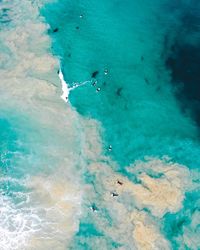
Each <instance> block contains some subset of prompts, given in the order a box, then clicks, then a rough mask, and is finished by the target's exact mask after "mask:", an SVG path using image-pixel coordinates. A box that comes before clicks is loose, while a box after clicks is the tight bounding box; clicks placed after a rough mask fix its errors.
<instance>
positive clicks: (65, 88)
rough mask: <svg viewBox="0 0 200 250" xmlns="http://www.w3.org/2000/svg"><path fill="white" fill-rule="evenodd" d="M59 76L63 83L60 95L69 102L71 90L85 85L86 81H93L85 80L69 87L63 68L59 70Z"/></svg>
mask: <svg viewBox="0 0 200 250" xmlns="http://www.w3.org/2000/svg"><path fill="white" fill-rule="evenodd" d="M58 76H59V78H60V81H61V84H62V91H63V93H62V95H61V96H60V97H61V98H62V99H63V100H64V101H65V102H68V97H69V94H70V91H71V90H73V89H76V88H78V87H80V86H83V85H85V84H86V83H90V82H91V81H85V82H83V83H80V84H79V83H74V86H73V87H71V88H70V87H68V84H67V83H66V81H65V80H64V76H63V73H62V71H61V69H59V71H58Z"/></svg>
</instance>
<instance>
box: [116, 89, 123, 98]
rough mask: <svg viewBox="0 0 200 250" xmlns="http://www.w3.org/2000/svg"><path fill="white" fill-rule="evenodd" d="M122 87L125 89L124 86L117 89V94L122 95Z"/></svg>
mask: <svg viewBox="0 0 200 250" xmlns="http://www.w3.org/2000/svg"><path fill="white" fill-rule="evenodd" d="M122 89H123V88H118V89H117V91H116V95H117V96H121V92H122Z"/></svg>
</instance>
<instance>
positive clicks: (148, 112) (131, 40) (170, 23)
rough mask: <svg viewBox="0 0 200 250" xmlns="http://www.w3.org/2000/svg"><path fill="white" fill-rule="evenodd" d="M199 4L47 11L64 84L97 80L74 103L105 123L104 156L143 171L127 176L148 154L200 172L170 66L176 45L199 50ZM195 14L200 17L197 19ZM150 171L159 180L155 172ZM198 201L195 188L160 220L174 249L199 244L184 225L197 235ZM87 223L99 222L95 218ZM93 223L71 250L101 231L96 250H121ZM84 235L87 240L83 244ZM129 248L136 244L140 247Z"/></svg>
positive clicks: (63, 5)
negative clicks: (188, 240)
mask: <svg viewBox="0 0 200 250" xmlns="http://www.w3.org/2000/svg"><path fill="white" fill-rule="evenodd" d="M194 6H195V7H194ZM194 8H197V9H198V8H199V4H198V3H197V2H195V1H181V2H179V3H178V2H177V3H172V2H170V1H156V0H155V1H151V3H150V2H149V1H142V2H141V1H101V2H99V1H93V2H91V1H84V2H83V1H66V0H65V1H57V2H56V3H52V4H47V5H46V6H45V7H44V8H43V9H42V14H43V15H44V16H45V18H46V21H47V22H48V23H49V24H50V29H49V34H50V35H51V37H52V51H53V53H55V55H57V56H59V58H60V61H61V65H62V71H63V73H64V76H65V80H66V82H67V83H68V84H69V85H70V84H71V85H73V82H84V81H87V80H91V84H85V85H84V86H82V87H79V88H77V89H76V90H74V91H72V92H71V94H70V97H69V98H70V103H71V104H72V105H73V106H74V107H75V108H76V110H77V111H78V112H79V113H80V114H81V115H83V116H86V117H88V118H92V119H96V120H98V121H99V122H100V123H101V126H102V128H103V129H102V131H101V137H102V140H103V154H104V155H106V156H109V157H111V159H113V160H114V161H116V162H117V163H118V164H117V167H116V169H117V171H119V172H121V173H122V174H123V175H127V176H128V177H129V178H130V179H131V180H132V181H134V182H137V181H138V180H137V174H136V175H135V174H130V173H128V172H127V168H126V166H128V165H130V164H131V163H133V162H134V161H136V160H138V159H140V160H142V159H144V158H145V157H146V156H149V157H156V158H162V157H163V156H168V157H170V158H171V160H172V161H174V162H177V163H179V164H183V165H186V166H187V167H188V168H189V169H195V171H197V173H198V168H199V164H200V157H199V155H200V154H199V153H200V147H199V128H198V125H197V123H196V120H195V113H194V110H193V106H194V105H193V106H192V104H191V103H192V102H189V104H190V105H188V106H187V105H186V106H184V109H182V105H183V103H186V99H187V98H186V97H187V94H186V97H184V98H182V99H178V97H177V93H180V92H181V91H184V89H183V90H182V88H183V87H181V84H180V83H178V80H179V79H176V80H177V81H176V82H174V81H175V79H173V75H174V74H176V72H175V71H174V72H173V70H175V69H174V68H173V67H171V68H170V67H169V66H168V65H167V64H166V62H167V60H168V61H170V59H168V58H173V56H172V48H173V46H177V50H179V49H178V46H180V47H181V46H183V47H184V46H193V47H194V48H195V49H196V51H198V53H199V47H198V46H199V37H200V36H199V24H200V23H199V12H198V11H197V10H196V9H195V11H194ZM193 15H194V17H196V19H195V18H193V19H192V16H193ZM194 26H195V27H197V28H196V30H194V28H193V27H194ZM55 29H57V30H56V32H55ZM174 54H175V52H174ZM175 56H176V55H175ZM177 60H179V59H177ZM180 60H181V58H180ZM185 60H186V62H187V58H186V59H185ZM188 60H189V59H188ZM188 63H189V62H188ZM193 66H194V65H193ZM195 67H196V66H195ZM177 74H178V73H177ZM180 74H181V73H180ZM178 76H179V75H178ZM182 79H184V77H183V78H182ZM193 81H196V82H193V85H194V86H195V84H198V83H199V79H198V76H197V77H196V78H195V77H194V78H193ZM185 84H188V83H187V82H185ZM98 88H99V89H98ZM98 90H99V91H98ZM190 91H192V89H190ZM183 93H184V92H183ZM183 96H184V94H183ZM198 100H199V99H198ZM181 101H182V103H181ZM196 105H199V103H196ZM109 145H111V146H112V150H109ZM102 171H103V170H102ZM141 171H142V170H141ZM151 176H153V177H154V178H156V174H155V173H152V175H151ZM87 178H88V176H87ZM158 178H159V177H158ZM86 181H88V179H86ZM94 182H98V180H97V179H96V180H95V181H94ZM94 182H93V183H94ZM94 185H96V184H94ZM98 185H100V184H98ZM102 193H103V191H102V190H101V191H99V192H98V194H97V195H96V196H97V197H96V202H98V199H102ZM198 199H199V196H198V192H197V191H191V192H188V193H187V195H186V197H185V201H184V205H183V208H182V209H181V210H180V211H179V212H177V213H175V214H171V213H167V214H166V215H165V216H163V218H162V219H159V220H160V222H159V223H161V225H160V227H161V228H162V229H161V230H162V232H163V234H164V235H165V237H166V238H167V239H168V240H169V242H170V243H171V248H173V249H198V248H199V247H200V246H199V245H198V244H199V243H197V242H194V243H193V245H192V244H190V246H189V244H187V243H185V244H184V240H183V238H181V237H183V235H184V228H187V230H188V231H189V232H190V233H191V234H193V233H194V231H193V230H195V233H194V234H195V235H196V234H198V233H197V232H198V229H197V228H198V226H197V225H196V226H195V229H194V228H193V226H192V225H191V220H192V216H193V213H195V212H194V211H196V210H198V206H199V204H198ZM98 203H99V205H98V206H102V204H101V202H98ZM101 209H102V210H103V208H101ZM102 217H103V212H102ZM154 219H155V218H154ZM84 220H86V221H87V223H91V222H92V221H93V223H94V224H96V223H97V221H96V222H95V219H94V218H91V217H89V218H88V217H87V218H86V219H84ZM156 220H157V219H156ZM196 223H197V222H196ZM84 225H85V224H84ZM90 225H91V224H88V229H87V230H84V231H83V229H82V226H80V228H79V232H78V233H77V235H76V238H75V240H74V243H73V244H74V245H73V246H72V249H94V248H96V247H97V248H98V243H97V242H96V237H97V236H98V237H99V238H104V239H105V241H106V242H107V243H106V245H105V246H104V247H102V248H98V249H114V248H119V246H120V240H119V241H114V242H115V243H116V247H114V245H112V240H109V238H107V236H108V235H107V234H106V233H105V230H103V229H99V230H100V231H99V232H98V233H95V232H96V230H97V228H99V226H98V223H97V224H96V228H93V227H91V226H90ZM92 228H93V229H92ZM102 230H103V231H102ZM185 230H186V229H185ZM196 230H197V231H196ZM90 232H91V233H90ZM102 234H103V235H102ZM88 237H89V238H90V240H89V239H88ZM79 240H80V242H85V243H84V244H83V243H82V244H81V245H77V243H76V242H77V241H79ZM191 241H192V239H191ZM92 242H93V243H92ZM117 244H119V245H117ZM122 246H123V244H122ZM124 247H125V248H124V249H135V247H134V245H132V246H131V245H129V246H127V245H125V246H124ZM139 249H140V248H139ZM141 249H146V248H145V247H144V248H141ZM149 249H151V248H149ZM152 249H155V248H152ZM156 249H157V248H156ZM159 249H165V247H164V246H162V247H161V248H159Z"/></svg>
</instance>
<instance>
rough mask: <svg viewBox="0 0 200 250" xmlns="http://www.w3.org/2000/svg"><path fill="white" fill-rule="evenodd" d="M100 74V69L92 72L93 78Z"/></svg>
mask: <svg viewBox="0 0 200 250" xmlns="http://www.w3.org/2000/svg"><path fill="white" fill-rule="evenodd" d="M98 74H99V71H98V70H96V71H94V72H93V73H92V78H95V77H96V76H97V75H98Z"/></svg>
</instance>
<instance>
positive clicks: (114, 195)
mask: <svg viewBox="0 0 200 250" xmlns="http://www.w3.org/2000/svg"><path fill="white" fill-rule="evenodd" d="M111 195H112V197H116V196H119V195H118V194H117V193H114V192H113V193H112V194H111Z"/></svg>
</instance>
